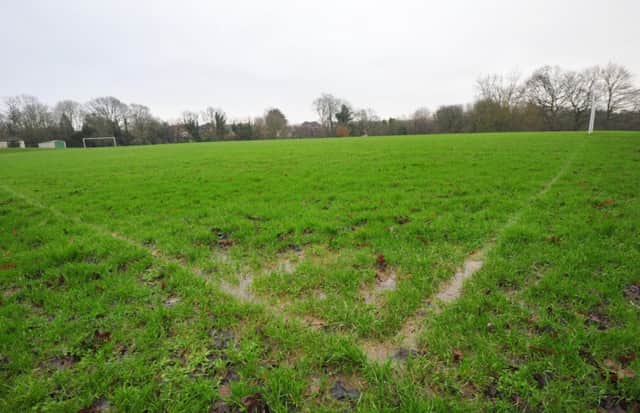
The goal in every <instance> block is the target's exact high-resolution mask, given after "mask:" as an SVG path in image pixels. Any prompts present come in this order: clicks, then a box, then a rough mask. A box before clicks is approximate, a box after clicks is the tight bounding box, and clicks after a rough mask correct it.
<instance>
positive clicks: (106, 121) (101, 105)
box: [86, 96, 128, 136]
mask: <svg viewBox="0 0 640 413" xmlns="http://www.w3.org/2000/svg"><path fill="white" fill-rule="evenodd" d="M86 109H87V112H88V113H89V115H90V116H91V117H92V118H93V121H94V122H95V123H96V125H98V129H99V131H98V132H99V133H100V134H113V135H114V136H115V135H120V130H121V128H124V130H125V133H126V132H127V129H128V126H127V110H128V108H127V105H126V104H124V103H123V102H121V101H120V100H119V99H117V98H115V97H113V96H104V97H99V98H95V99H93V100H91V101H89V102H87V104H86Z"/></svg>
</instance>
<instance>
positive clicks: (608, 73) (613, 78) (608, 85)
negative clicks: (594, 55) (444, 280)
mask: <svg viewBox="0 0 640 413" xmlns="http://www.w3.org/2000/svg"><path fill="white" fill-rule="evenodd" d="M601 78H602V88H603V94H604V96H603V98H604V101H605V105H606V106H605V108H606V109H605V110H606V119H605V124H606V126H607V127H608V126H609V122H610V121H611V118H612V117H613V115H614V114H615V113H616V112H618V111H621V110H625V109H631V108H632V106H633V104H634V102H635V100H636V99H637V96H638V94H640V91H639V90H638V89H636V88H635V87H634V85H633V82H632V79H633V75H632V74H631V72H630V71H629V70H628V69H627V68H626V67H624V66H622V65H618V64H615V63H609V64H608V65H607V66H605V67H604V68H603V69H602V71H601Z"/></svg>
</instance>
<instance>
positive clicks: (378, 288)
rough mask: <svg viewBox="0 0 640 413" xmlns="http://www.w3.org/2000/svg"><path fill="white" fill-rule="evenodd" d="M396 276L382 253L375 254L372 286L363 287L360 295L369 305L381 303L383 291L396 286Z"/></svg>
mask: <svg viewBox="0 0 640 413" xmlns="http://www.w3.org/2000/svg"><path fill="white" fill-rule="evenodd" d="M397 284H398V276H397V274H396V272H395V270H394V269H393V268H392V267H391V266H390V265H389V264H388V263H387V260H386V258H385V257H384V255H382V254H378V255H377V256H376V278H375V282H374V284H373V286H366V287H364V288H363V289H362V290H361V292H360V295H361V296H362V298H363V299H364V302H365V303H367V304H370V305H381V304H382V299H383V297H384V293H385V292H387V291H394V290H395V289H396V288H397Z"/></svg>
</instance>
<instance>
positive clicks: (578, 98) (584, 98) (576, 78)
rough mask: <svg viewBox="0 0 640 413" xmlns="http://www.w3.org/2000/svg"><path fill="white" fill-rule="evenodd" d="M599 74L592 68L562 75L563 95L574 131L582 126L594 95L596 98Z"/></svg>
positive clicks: (597, 69) (598, 70)
mask: <svg viewBox="0 0 640 413" xmlns="http://www.w3.org/2000/svg"><path fill="white" fill-rule="evenodd" d="M599 72H600V69H599V68H598V67H592V68H588V69H584V70H582V71H580V72H575V71H569V72H565V73H564V74H563V75H562V88H563V94H564V97H565V101H566V105H567V109H569V111H571V113H572V117H573V128H574V129H575V130H578V129H580V128H581V127H582V126H584V125H583V123H584V122H585V121H586V118H587V113H588V111H589V110H590V109H591V102H592V100H593V97H594V94H595V95H596V98H597V97H598V96H597V95H598V84H597V82H598V76H599Z"/></svg>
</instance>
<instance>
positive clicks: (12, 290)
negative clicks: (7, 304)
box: [2, 287, 22, 298]
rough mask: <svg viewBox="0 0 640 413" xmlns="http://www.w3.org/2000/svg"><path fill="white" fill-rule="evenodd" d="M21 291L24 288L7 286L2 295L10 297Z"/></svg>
mask: <svg viewBox="0 0 640 413" xmlns="http://www.w3.org/2000/svg"><path fill="white" fill-rule="evenodd" d="M20 291H22V289H21V288H20V287H11V288H7V289H6V290H4V291H2V295H3V296H4V298H9V297H13V296H14V295H16V294H18V293H19V292H20Z"/></svg>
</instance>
